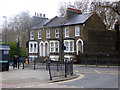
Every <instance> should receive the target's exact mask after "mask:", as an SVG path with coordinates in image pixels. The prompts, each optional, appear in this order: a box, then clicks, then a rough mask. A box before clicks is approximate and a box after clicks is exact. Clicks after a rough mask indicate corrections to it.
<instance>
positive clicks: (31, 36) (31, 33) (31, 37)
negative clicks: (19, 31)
mask: <svg viewBox="0 0 120 90" xmlns="http://www.w3.org/2000/svg"><path fill="white" fill-rule="evenodd" d="M30 40H34V32H33V31H31V32H30Z"/></svg>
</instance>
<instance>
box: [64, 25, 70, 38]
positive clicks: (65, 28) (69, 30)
mask: <svg viewBox="0 0 120 90" xmlns="http://www.w3.org/2000/svg"><path fill="white" fill-rule="evenodd" d="M66 29H68V31H69V33H70V30H69V28H68V27H66V28H65V37H69V35H68V36H66Z"/></svg>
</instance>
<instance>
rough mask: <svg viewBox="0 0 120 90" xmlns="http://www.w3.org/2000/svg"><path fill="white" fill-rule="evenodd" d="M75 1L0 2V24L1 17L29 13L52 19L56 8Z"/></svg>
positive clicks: (11, 0) (26, 0)
mask: <svg viewBox="0 0 120 90" xmlns="http://www.w3.org/2000/svg"><path fill="white" fill-rule="evenodd" d="M74 1H75V0H0V22H3V21H4V19H3V16H7V18H9V17H11V16H13V15H16V14H17V13H20V12H21V11H27V10H28V11H29V12H30V14H31V15H32V16H33V15H34V13H35V12H36V13H43V14H46V17H48V18H53V17H54V16H56V15H57V16H58V8H59V7H60V5H61V4H62V3H64V2H74Z"/></svg>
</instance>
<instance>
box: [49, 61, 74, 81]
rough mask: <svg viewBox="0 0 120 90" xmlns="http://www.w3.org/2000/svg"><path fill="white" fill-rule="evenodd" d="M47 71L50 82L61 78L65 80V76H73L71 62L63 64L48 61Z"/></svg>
mask: <svg viewBox="0 0 120 90" xmlns="http://www.w3.org/2000/svg"><path fill="white" fill-rule="evenodd" d="M48 70H49V76H50V80H52V79H53V78H55V77H62V76H64V77H65V78H66V77H67V75H73V60H70V61H64V62H62V61H52V60H48Z"/></svg>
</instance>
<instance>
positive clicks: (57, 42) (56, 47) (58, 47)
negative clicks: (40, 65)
mask: <svg viewBox="0 0 120 90" xmlns="http://www.w3.org/2000/svg"><path fill="white" fill-rule="evenodd" d="M56 43H57V44H56ZM56 45H57V47H56ZM58 46H59V43H58V42H55V52H58V48H59V47H58ZM56 49H57V50H56Z"/></svg>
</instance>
